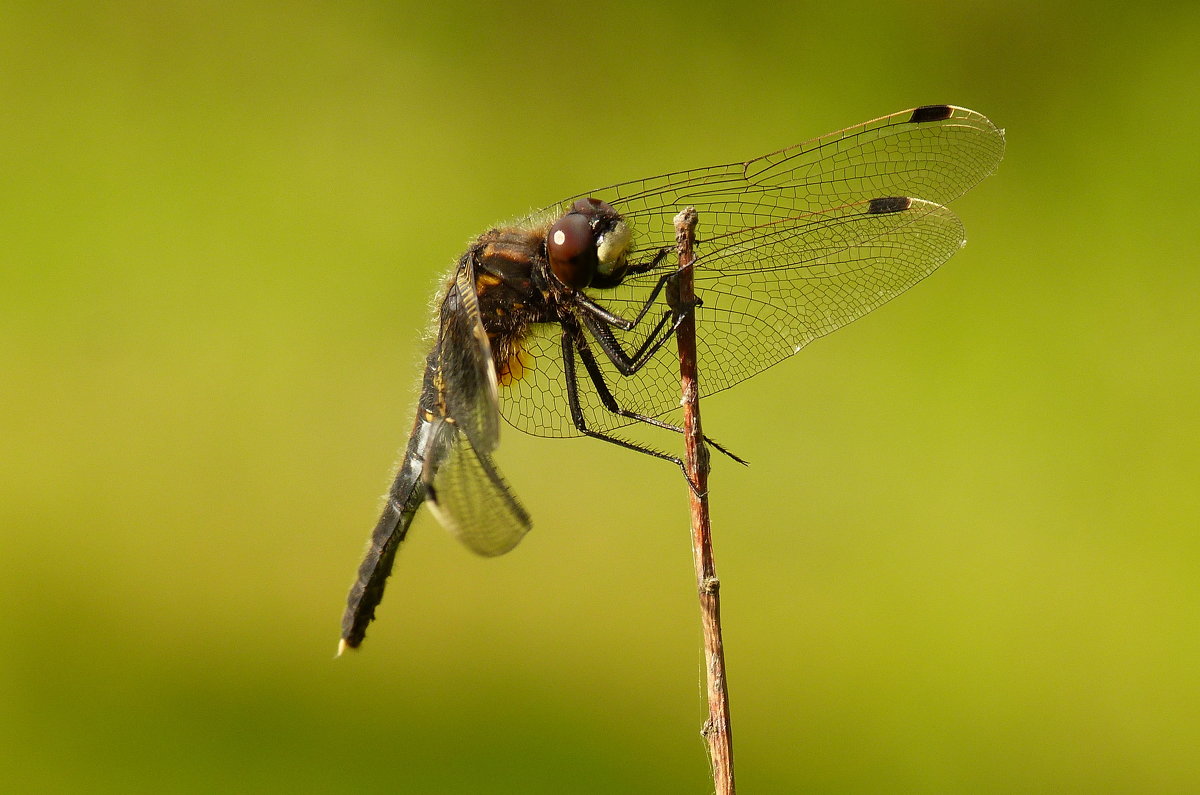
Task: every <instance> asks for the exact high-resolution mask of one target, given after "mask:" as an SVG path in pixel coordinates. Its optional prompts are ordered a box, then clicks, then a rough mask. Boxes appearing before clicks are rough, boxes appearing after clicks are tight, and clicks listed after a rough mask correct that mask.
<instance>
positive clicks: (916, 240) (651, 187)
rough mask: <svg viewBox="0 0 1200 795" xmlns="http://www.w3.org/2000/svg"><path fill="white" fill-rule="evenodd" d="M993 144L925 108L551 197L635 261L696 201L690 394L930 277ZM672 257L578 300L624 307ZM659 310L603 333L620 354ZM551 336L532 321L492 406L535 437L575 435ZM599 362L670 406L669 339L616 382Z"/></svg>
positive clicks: (597, 415)
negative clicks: (630, 246) (620, 241)
mask: <svg viewBox="0 0 1200 795" xmlns="http://www.w3.org/2000/svg"><path fill="white" fill-rule="evenodd" d="M1003 154H1004V134H1003V132H1002V131H1000V130H998V129H997V128H996V127H995V126H994V125H993V124H992V123H991V122H990V121H988V119H987V118H986V117H984V116H982V115H980V114H978V113H975V112H974V111H971V110H967V109H965V108H958V107H953V106H948V105H941V106H926V107H922V108H914V109H911V110H906V111H902V112H900V113H894V114H892V115H890V116H883V117H881V118H878V119H874V120H872V121H869V122H866V123H864V124H860V125H857V126H855V127H850V128H847V129H845V130H841V131H838V132H835V133H831V134H829V135H825V136H822V137H820V138H816V139H813V140H811V141H808V142H806V143H802V144H798V145H796V146H793V147H789V148H787V149H782V150H780V151H778V152H773V153H771V154H768V155H764V156H762V157H759V158H755V159H753V160H749V161H746V162H743V163H732V164H727V165H722V166H713V167H710V168H702V169H695V170H691V171H681V172H676V173H672V174H664V175H662V176H658V177H651V178H648V179H642V180H635V181H633V182H625V183H620V184H617V185H612V186H609V187H607V188H602V189H598V190H594V191H590V192H588V193H584V194H580V195H579V196H578V197H571V198H570V199H567V200H564V202H562V203H560V204H559V205H556V206H555V207H557V208H564V207H566V206H568V205H569V204H570V202H572V201H574V200H575V199H576V198H579V197H583V196H592V197H595V198H599V199H603V200H604V201H607V202H609V203H610V204H612V205H613V206H614V207H615V208H616V209H617V210H618V211H620V212H621V213H622V214H623V215H624V216H625V218H626V220H627V221H629V223H630V224H631V225H632V226H633V228H634V234H635V238H634V240H635V246H636V249H635V252H634V255H633V258H634V259H635V260H639V259H640V260H642V261H649V260H651V259H653V257H654V255H655V254H656V253H657V252H658V251H660V250H661V249H663V248H666V247H673V246H674V239H675V237H674V225H673V219H674V216H675V214H676V213H678V212H679V210H681V209H683V208H684V207H688V206H692V207H695V208H696V209H697V211H698V212H699V215H700V225H699V229H698V235H699V240H698V242H697V246H696V250H697V260H696V271H695V278H696V292H697V295H698V297H699V298H700V299H701V300H702V301H703V306H701V307H700V308H699V309H697V323H698V345H699V355H700V362H701V368H702V377H701V390H702V392H703V393H705V394H711V393H714V392H719V391H721V390H723V389H726V388H728V387H731V386H733V385H735V384H737V383H740V382H741V381H744V380H745V379H747V378H750V377H751V376H753V375H755V374H757V373H759V372H762V371H763V370H765V369H767V368H768V367H771V366H772V365H774V364H777V363H778V362H780V361H782V360H783V359H785V358H787V357H789V356H791V355H792V354H794V353H795V352H796V351H798V350H799V349H800V348H802V347H803V346H804V345H806V344H808V343H809V342H811V341H812V340H814V339H816V338H818V337H821V336H824V335H825V334H828V333H830V332H832V331H834V330H836V329H838V328H841V327H842V326H844V325H846V324H847V323H849V322H851V321H853V320H855V319H857V318H859V317H861V316H863V315H864V314H866V313H867V312H870V311H871V310H872V309H875V308H876V307H878V306H880V305H881V304H883V303H885V302H886V301H888V300H890V299H891V298H894V297H895V296H897V295H899V294H900V293H901V292H903V291H904V290H907V289H908V288H909V287H911V286H912V285H914V284H916V283H917V282H918V281H920V280H921V279H923V278H924V277H925V276H927V275H929V274H930V273H932V272H933V271H934V270H935V269H936V268H937V267H938V266H939V265H941V264H942V263H943V262H945V261H946V260H947V259H949V258H950V256H952V255H953V254H954V252H955V251H957V250H958V249H959V248H960V247H961V245H962V242H963V240H964V233H963V228H962V225H961V223H960V222H959V220H958V218H957V217H956V216H955V215H954V214H953V213H952V212H950V211H949V210H947V209H946V208H945V207H944V206H942V205H944V204H946V203H947V202H949V201H952V200H953V199H955V198H958V197H959V196H961V195H962V194H963V193H965V192H966V191H968V190H970V189H971V187H973V186H974V185H975V184H977V183H978V182H979V181H980V180H982V179H983V178H984V177H986V176H987V175H988V174H990V173H991V172H992V171H994V170H995V168H996V166H997V165H998V164H999V162H1000V160H1001V158H1002V157H1003ZM900 197H912V199H911V201H909V202H907V204H905V205H900V204H896V205H895V206H894V207H893V206H889V205H886V203H883V204H881V203H879V202H880V200H885V199H887V200H891V199H893V198H895V199H897V200H899V199H900ZM555 207H552V208H548V209H547V210H544V211H542V212H543V213H546V212H553V211H554V210H555ZM881 210H887V211H886V212H885V211H881ZM675 267H676V262H675V257H674V256H673V255H668V256H667V257H666V258H664V259H663V261H662V262H661V263H660V264H659V265H657V266H656V267H654V268H652V269H649V270H647V271H646V272H645V273H642V274H640V275H638V276H634V277H630V278H627V279H626V280H625V281H624V282H623V283H622V284H621V285H620V286H618V287H616V288H613V289H610V290H595V291H590V292H589V295H590V296H591V297H592V298H593V299H594V300H596V301H597V302H598V303H600V304H601V305H603V306H604V307H606V308H607V309H609V310H610V311H612V312H615V313H616V314H618V315H621V316H624V317H627V318H632V317H634V316H635V315H636V313H637V311H638V310H639V309H640V308H641V307H642V305H643V304H644V302H645V300H646V296H648V295H649V293H650V290H651V288H652V287H653V285H654V284H655V283H656V282H657V281H658V279H659V278H660V277H661V276H662V275H663V274H664V273H667V272H669V271H671V270H673V269H674V268H675ZM666 311H667V307H666V304H665V302H664V303H663V304H662V309H661V311H658V310H651V312H650V313H649V314H648V315H647V321H648V322H644V325H645V328H643V327H639V328H638V329H635V330H634V331H631V332H620V331H617V332H615V333H616V336H617V337H618V339H620V340H621V341H622V343H623V344H624V345H625V347H626V349H627V350H633V349H636V347H637V344H638V343H640V341H641V340H642V339H644V335H645V334H646V331H647V329H648V328H650V327H652V326H653V324H654V322H657V320H658V319H659V318H660V317H662V315H663V314H664V313H665V312H666ZM558 333H559V332H558V330H557V328H556V327H549V326H548V327H543V328H537V327H535V329H534V331H533V333H531V334H530V335H529V337H528V338H527V339H526V340H525V350H524V351H523V359H524V360H526V364H527V365H528V366H527V367H526V368H525V371H524V374H523V377H522V378H521V379H520V380H519V381H517V382H516V383H515V384H513V385H512V387H511V389H512V390H514V394H513V397H514V398H515V399H514V400H507V399H506V400H505V401H503V402H502V403H501V411H502V412H503V414H504V417H505V419H506V420H507V421H508V422H510V423H512V424H513V425H515V426H517V427H518V428H521V429H522V430H524V431H527V432H529V433H533V434H536V435H542V436H574V435H577V434H578V431H577V430H576V428H575V427H574V425H573V423H572V422H571V419H570V412H569V410H568V407H567V406H566V403H565V392H564V390H563V386H562V384H563V379H564V377H565V376H564V374H563V368H562V361H561V353H560V348H559V338H558ZM593 348H594V349H598V346H593ZM601 365H602V367H604V369H605V376H606V381H607V383H608V385H609V387H610V389H611V390H612V392H613V394H614V395H615V397H616V398H617V400H618V402H619V403H620V404H621V405H622V406H624V407H625V408H628V409H632V410H633V411H636V412H639V413H642V414H646V415H650V416H659V415H662V414H665V413H667V412H669V411H672V410H673V409H675V408H677V407H678V401H679V391H678V366H677V361H676V354H675V350H674V346H673V345H670V344H668V345H666V346H664V347H663V348H662V350H660V351H659V354H658V355H657V356H656V357H655V359H654V360H652V361H651V362H650V363H649V364H648V365H646V366H645V367H644V368H643V369H642V370H640V371H638V372H637V373H636V374H635V375H633V376H630V377H624V376H620V375H619V374H618V373H617V372H616V370H615V368H612V367H611V365H610V364H609V363H607V362H606V361H604V360H603V359H602V360H601ZM577 369H578V368H577ZM580 397H581V401H582V402H583V404H584V413H585V415H586V418H587V420H588V424H589V425H590V427H592V428H594V429H597V430H611V429H614V428H618V427H621V426H624V425H628V424H630V422H631V420H628V419H626V418H624V417H618V416H615V415H612V414H610V413H609V412H607V411H606V410H604V408H603V407H602V406H601V405H600V402H599V399H598V397H597V396H596V394H595V390H592V389H587V388H584V389H581V390H580Z"/></svg>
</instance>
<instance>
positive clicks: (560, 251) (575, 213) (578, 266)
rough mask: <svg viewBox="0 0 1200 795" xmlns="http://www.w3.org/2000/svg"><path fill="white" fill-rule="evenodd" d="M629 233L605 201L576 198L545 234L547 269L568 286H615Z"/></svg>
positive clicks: (621, 271) (622, 267) (621, 274)
mask: <svg viewBox="0 0 1200 795" xmlns="http://www.w3.org/2000/svg"><path fill="white" fill-rule="evenodd" d="M632 239H633V232H632V230H631V229H630V228H629V224H627V223H625V219H623V218H622V217H621V215H620V214H619V213H618V212H617V211H616V210H614V209H613V208H612V206H611V205H609V204H607V203H606V202H602V201H600V200H599V199H591V198H588V199H579V200H578V201H576V202H575V203H574V204H572V205H571V209H570V211H569V212H567V213H566V214H565V215H564V216H563V217H562V218H559V219H558V220H557V221H555V222H554V225H553V226H551V227H550V232H549V234H548V235H547V236H546V253H547V254H548V255H549V257H550V270H551V271H553V273H554V275H555V276H557V277H558V280H559V281H561V282H562V283H563V284H565V285H567V286H568V287H571V288H574V289H581V288H583V287H615V286H616V285H618V284H620V283H621V279H622V278H624V276H625V268H626V259H625V255H626V253H627V252H628V251H629V243H630V241H631V240H632Z"/></svg>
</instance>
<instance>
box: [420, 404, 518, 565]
mask: <svg viewBox="0 0 1200 795" xmlns="http://www.w3.org/2000/svg"><path fill="white" fill-rule="evenodd" d="M443 427H444V432H445V433H446V434H447V436H446V439H445V441H446V442H447V443H448V448H445V449H446V450H447V452H446V455H445V459H444V460H443V461H442V462H441V464H440V466H439V468H438V469H437V471H436V473H435V474H434V476H433V485H432V488H431V489H429V490H428V494H427V504H428V505H429V508H430V511H431V512H432V513H433V514H434V516H436V517H437V519H438V521H439V522H441V524H442V526H443V527H445V528H446V529H447V530H449V531H450V532H451V533H452V534H453V535H454V536H455V537H457V538H458V540H459V541H461V542H462V543H463V544H465V545H466V546H467V547H468V548H469V549H470V550H471V551H473V552H476V553H478V554H480V555H484V556H487V557H492V556H495V555H503V554H504V553H505V552H508V551H509V550H511V549H512V548H513V547H515V546H516V545H517V543H518V542H520V540H521V539H522V538H524V537H525V534H526V533H527V532H529V529H530V527H531V526H532V523H531V521H530V519H529V514H528V513H526V512H525V509H524V508H522V507H521V503H520V502H518V501H517V498H516V496H514V495H513V493H512V491H511V490H510V489H509V488H508V484H507V483H505V482H504V478H503V476H501V474H500V472H499V470H497V469H496V465H495V463H494V462H493V461H492V459H491V456H489V455H488V454H487V453H485V452H483V451H481V450H479V449H477V448H476V447H475V446H474V445H473V444H472V443H471V440H470V438H469V437H467V435H466V434H463V433H459V432H458V431H457V429H455V428H454V426H453V425H450V424H449V423H447V424H446V425H445V426H443Z"/></svg>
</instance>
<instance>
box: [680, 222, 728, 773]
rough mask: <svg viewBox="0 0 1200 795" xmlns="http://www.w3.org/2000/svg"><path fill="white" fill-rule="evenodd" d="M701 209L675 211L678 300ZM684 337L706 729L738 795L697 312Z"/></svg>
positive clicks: (687, 300) (687, 282) (686, 295)
mask: <svg viewBox="0 0 1200 795" xmlns="http://www.w3.org/2000/svg"><path fill="white" fill-rule="evenodd" d="M695 239H696V211H695V210H694V209H693V208H691V207H689V208H688V209H686V210H684V211H683V212H681V213H680V214H679V215H677V216H676V217H675V242H676V245H677V246H678V249H679V274H678V277H677V282H676V289H677V296H676V299H677V302H678V303H677V306H678V307H687V306H691V305H694V304H695V300H696V294H695V286H694V282H693V278H692V260H693V259H694V253H693V247H694V243H695ZM676 340H677V342H678V343H679V377H680V382H681V384H682V389H683V402H682V405H683V430H684V443H685V445H686V448H685V449H686V453H685V459H684V460H685V463H686V466H687V474H688V478H689V479H690V480H691V482H692V485H693V488H692V489H691V507H692V559H693V561H694V562H695V564H696V585H697V589H698V591H699V595H700V618H701V623H702V624H703V628H704V673H705V679H706V680H707V681H706V685H707V687H706V690H705V692H706V695H707V698H708V720H706V721H705V722H704V728H703V730H702V731H701V735H702V736H703V737H704V739H705V741H706V742H707V743H708V757H709V760H710V761H711V763H712V774H713V784H714V786H715V788H716V792H717V795H732V793H733V792H734V785H733V736H732V733H731V731H730V726H729V690H728V689H727V686H726V681H725V648H724V645H723V643H722V641H721V591H720V585H721V583H720V581H719V580H718V579H717V570H716V565H715V563H714V562H713V551H712V528H711V526H710V525H709V517H708V448H706V447H705V446H704V435H703V433H702V431H701V429H700V390H699V383H698V377H697V368H696V315H695V312H690V313H688V316H687V317H686V318H685V319H684V321H683V322H682V323H680V324H679V328H678V329H677V330H676Z"/></svg>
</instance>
